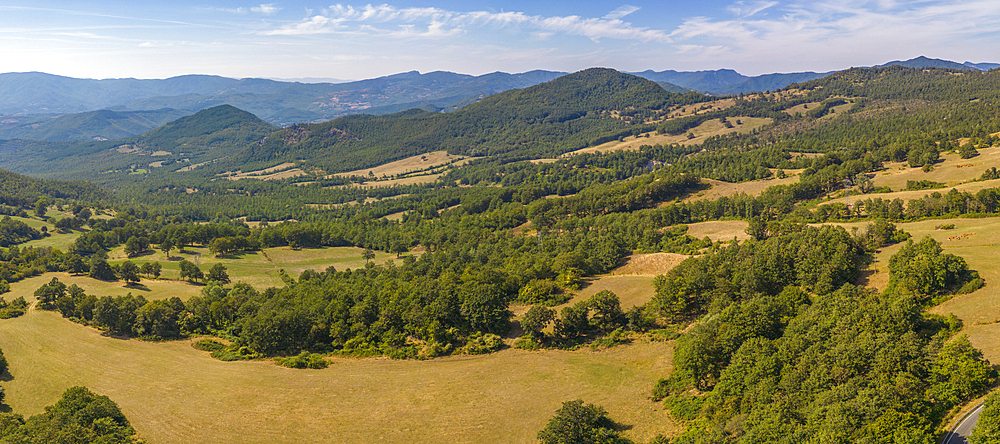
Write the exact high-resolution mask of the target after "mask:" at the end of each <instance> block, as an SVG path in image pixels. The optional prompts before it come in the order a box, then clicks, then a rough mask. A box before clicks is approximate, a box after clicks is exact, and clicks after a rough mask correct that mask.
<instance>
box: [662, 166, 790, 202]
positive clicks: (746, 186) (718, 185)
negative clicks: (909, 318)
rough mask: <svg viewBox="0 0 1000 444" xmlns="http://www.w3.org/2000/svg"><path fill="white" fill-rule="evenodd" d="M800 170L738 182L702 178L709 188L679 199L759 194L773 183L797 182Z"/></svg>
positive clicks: (697, 199) (713, 198) (686, 200)
mask: <svg viewBox="0 0 1000 444" xmlns="http://www.w3.org/2000/svg"><path fill="white" fill-rule="evenodd" d="M802 171H804V170H787V171H785V174H787V177H785V178H784V179H776V178H770V179H763V180H754V181H750V182H738V183H730V182H723V181H721V180H714V179H702V180H701V181H702V183H705V184H708V185H709V188H708V189H707V190H704V191H701V192H698V193H695V194H692V195H690V196H687V197H685V198H684V199H681V201H682V202H695V201H699V200H717V199H719V198H720V197H729V196H735V195H737V194H746V195H749V196H760V195H761V193H763V192H764V190H766V189H768V188H770V187H773V186H775V185H790V184H793V183H796V182H798V181H799V174H801V173H802Z"/></svg>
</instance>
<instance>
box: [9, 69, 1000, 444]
mask: <svg viewBox="0 0 1000 444" xmlns="http://www.w3.org/2000/svg"><path fill="white" fill-rule="evenodd" d="M958 73H961V75H956V74H958ZM526 74H527V73H526ZM550 74H552V75H551V78H549V77H550ZM654 74H655V73H654ZM661 74H662V75H663V76H666V75H667V74H670V75H674V76H676V75H677V73H661ZM649 75H651V74H647V76H649ZM422 76H427V75H419V74H412V75H407V76H403V77H405V78H406V79H409V80H407V82H410V83H407V84H408V85H409V86H408V87H412V88H417V86H416V85H417V83H416V82H417V80H419V79H421V78H423V77H422ZM437 76H438V77H440V78H441V79H447V78H450V76H448V75H446V74H437ZM998 76H1000V71H980V70H978V69H975V70H973V69H969V70H966V71H956V70H954V69H951V68H920V69H915V68H908V67H905V66H895V65H894V66H886V67H877V68H853V69H849V70H844V71H838V72H834V73H829V74H828V75H825V74H824V75H819V74H817V75H815V76H812V75H806V74H805V73H803V75H802V76H786V78H789V79H791V78H795V79H798V80H799V83H795V84H785V85H780V86H779V87H777V88H778V89H780V91H775V92H770V91H769V92H767V93H757V94H743V95H738V96H729V97H716V96H710V95H705V94H701V93H698V92H694V91H689V90H685V89H683V88H682V89H680V90H678V91H677V92H671V91H668V89H670V90H672V89H673V88H668V89H664V88H663V87H662V85H660V84H657V83H656V82H654V81H650V80H648V79H646V78H643V77H639V76H634V75H630V74H626V73H622V72H618V71H615V70H611V69H601V68H594V69H588V70H584V71H580V72H577V73H573V74H568V75H562V76H556V75H554V73H535V74H532V75H531V76H527V77H522V78H521V80H518V81H519V82H520V81H523V82H528V83H531V82H535V83H532V84H531V85H527V86H523V87H519V88H513V87H512V89H506V90H503V91H496V92H495V93H491V95H484V96H483V97H481V98H479V99H477V100H474V101H468V103H466V102H462V106H457V105H456V106H455V107H454V109H449V110H448V112H439V111H440V110H439V109H432V110H428V109H421V108H417V107H414V108H413V109H401V110H398V111H399V112H393V113H388V112H387V113H379V114H376V113H372V114H358V115H339V116H330V119H332V120H330V119H326V118H323V119H317V120H316V121H307V120H303V121H297V122H294V123H289V124H284V122H279V121H278V120H275V118H274V117H273V116H271V117H268V118H264V116H260V115H255V114H256V112H248V110H245V109H241V108H239V107H238V106H233V105H218V106H213V107H207V108H205V109H201V110H198V111H197V112H192V113H190V114H187V115H184V116H180V117H178V118H176V119H174V120H171V121H169V122H166V123H164V124H163V125H162V126H158V127H156V128H155V129H151V130H149V131H146V132H142V133H138V134H134V135H128V136H123V137H121V138H117V139H109V140H82V141H81V140H77V141H73V140H61V141H54V140H41V139H39V140H27V139H20V140H8V141H3V142H0V168H4V169H5V170H10V171H13V172H7V171H3V172H2V173H3V181H2V182H0V213H2V214H4V215H7V216H9V218H4V219H3V221H2V222H0V242H2V244H0V245H2V246H0V280H2V281H3V285H0V288H3V289H6V288H5V287H6V286H9V289H6V290H7V291H4V292H3V294H2V297H3V298H4V299H3V302H2V303H0V314H2V315H3V316H0V318H3V319H0V350H2V352H3V355H4V357H5V358H6V360H7V362H8V364H9V375H8V376H9V378H7V379H6V380H4V381H2V382H0V386H2V387H3V389H4V393H5V398H4V403H5V404H6V405H7V406H9V407H10V408H11V410H12V412H14V414H18V415H22V416H23V417H24V418H27V417H29V416H31V415H35V414H39V413H42V412H44V411H45V407H46V406H50V405H52V404H53V403H54V402H56V401H57V400H58V399H59V396H60V394H62V393H64V392H65V391H66V390H67V389H68V388H70V387H73V386H76V385H83V386H86V387H88V388H90V389H91V390H94V391H95V392H97V393H100V394H103V395H107V396H109V397H110V398H111V399H112V400H113V401H114V402H115V403H117V405H118V406H120V408H121V411H122V412H123V413H124V415H125V416H126V417H127V418H128V421H129V423H130V424H131V427H133V428H134V431H135V432H136V433H137V435H138V436H140V437H142V438H143V439H144V440H146V441H147V442H150V443H174V442H177V443H180V442H223V443H224V442H304V441H308V442H373V441H380V442H436V441H441V440H447V441H454V442H486V441H496V442H531V441H532V440H533V439H536V438H537V437H538V436H539V431H540V430H543V429H545V428H546V427H548V426H549V425H551V424H553V421H555V419H554V418H558V414H557V415H556V416H553V413H554V412H556V411H557V410H558V409H560V406H561V405H562V406H564V407H563V408H565V404H564V403H566V402H567V401H572V400H575V399H580V400H583V401H585V402H586V403H593V404H595V405H597V406H600V407H601V408H603V409H604V411H605V414H606V415H607V418H610V421H611V422H612V423H613V427H610V428H604V429H602V430H604V431H603V432H602V433H606V434H607V436H609V437H614V438H615V439H619V440H620V441H614V442H622V443H625V442H632V443H652V444H665V443H671V444H699V443H720V442H726V443H728V442H733V443H737V442H805V441H808V440H809V439H812V438H811V437H820V436H822V437H824V438H823V439H824V440H825V441H824V442H832V443H849V442H883V441H879V440H877V439H876V438H877V437H879V436H881V435H880V433H882V432H884V431H885V430H893V431H894V433H897V432H898V433H899V436H901V437H904V438H906V439H911V438H912V439H911V440H910V441H898V440H897V441H893V442H899V443H902V442H919V443H926V442H931V441H933V440H934V439H937V438H938V437H940V436H942V434H943V433H944V429H945V428H946V427H947V426H948V424H949V423H951V422H953V421H954V420H955V418H956V417H957V415H958V413H959V412H962V411H965V410H968V409H969V408H970V407H971V406H972V405H974V404H976V403H978V402H979V400H981V399H983V397H984V396H986V395H987V394H988V393H990V392H991V390H992V388H993V387H994V386H995V383H996V382H997V381H998V376H1000V375H998V373H997V370H996V367H995V364H994V363H1000V347H998V346H997V344H998V341H997V339H998V337H1000V336H998V335H1000V330H998V328H997V325H998V320H1000V308H998V305H997V304H996V302H997V297H1000V296H998V295H1000V293H998V291H997V288H1000V287H998V282H1000V274H998V273H1000V272H998V271H997V269H996V268H997V267H995V258H994V257H993V256H995V255H994V253H993V251H994V250H995V247H996V245H997V244H998V242H1000V239H998V236H1000V234H997V233H998V230H997V229H998V227H1000V173H997V170H996V168H1000V138H998V135H1000V126H998V125H1000V124H998V123H997V121H996V119H995V116H996V115H997V104H998V103H1000V89H998V88H997V87H996V85H997V84H1000V79H998V78H997V77H998ZM470 77H471V76H470ZM664 78H665V77H664ZM474 79H478V78H469V79H463V80H461V82H458V81H456V82H458V83H449V85H452V86H439V88H438V89H436V90H435V91H438V92H439V93H440V94H441V95H444V94H451V93H450V92H448V91H449V89H448V88H459V86H456V85H459V84H462V85H466V86H461V88H467V87H468V86H467V85H468V82H473V81H474ZM191 80H195V79H191ZM376 80H378V82H382V83H386V82H388V80H387V79H376ZM396 80H402V78H400V79H396ZM219 81H220V82H228V81H225V80H219ZM441 81H442V82H443V81H444V80H441ZM511 81H512V82H513V80H511ZM661 81H663V80H661ZM748 81H750V80H748V79H742V80H740V79H739V78H737V77H733V82H734V83H732V85H736V84H740V83H741V82H748ZM759 81H760V82H764V81H765V80H760V79H759ZM767 81H768V82H769V81H770V80H767ZM378 82H376V83H378ZM462 82H466V83H462ZM244 83H252V82H250V81H249V80H247V81H244ZM511 85H513V83H512V84H511ZM518 85H520V84H519V83H518ZM481 86H482V85H481ZM258 87H260V88H271V87H274V85H271V84H269V83H266V82H265V83H261V84H260V85H258ZM323 88H330V87H329V86H324V87H323ZM343 88H347V87H346V86H345V87H343ZM400 88H402V87H400ZM421 88H423V87H421ZM468 88H471V87H468ZM733 88H735V87H733ZM320 89H322V88H320ZM462 91H471V89H462ZM476 91H479V90H478V89H477V90H476ZM206 94H207V93H206ZM338 94H340V95H338V96H336V97H339V99H338V100H340V101H341V102H343V103H353V104H354V105H352V106H355V105H357V106H361V105H358V104H359V103H361V102H360V101H359V100H360V99H358V100H355V99H354V98H351V97H352V96H351V93H349V91H348V90H347V89H344V90H343V91H342V93H338ZM455 94H457V93H455ZM400 95H402V96H405V94H402V93H400ZM449 97H451V96H449ZM135 100H150V101H152V102H157V101H161V100H163V99H159V98H147V99H140V98H136V99H135ZM247 100H249V99H247ZM406 100H408V99H406ZM455 100H456V101H455V102H450V103H458V101H459V100H458V99H455ZM463 100H464V99H463ZM366 103H368V105H370V108H377V107H378V106H395V105H393V104H383V105H378V104H377V103H376V102H366ZM915 103H919V106H915V105H914V104H915ZM368 105H365V106H368ZM260 106H264V105H260ZM364 109H369V108H364ZM946 117H947V118H946ZM276 123H282V125H281V126H276V125H275V124H276ZM83 132H85V131H83ZM150 162H156V163H158V164H159V165H155V166H154V165H151V163H150ZM18 173H20V174H27V175H26V176H22V175H20V174H18ZM37 177H42V179H40V178H37ZM19 298H23V301H24V302H25V304H26V305H27V306H26V307H22V306H21V305H17V304H20V302H19V301H20V300H21V299H19ZM19 307H21V308H19ZM11 418H14V417H13V416H11ZM900 418H903V419H900ZM12 421H15V422H17V420H16V419H12ZM21 421H22V422H23V423H24V424H28V423H30V420H29V421H27V422H25V420H23V419H22V420H21ZM844 424H850V426H849V427H848V426H845V425H844ZM24 427H28V425H24ZM0 438H2V436H0ZM609 439H610V438H609ZM900 439H903V438H900ZM789 440H791V441H789Z"/></svg>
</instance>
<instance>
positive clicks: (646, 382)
mask: <svg viewBox="0 0 1000 444" xmlns="http://www.w3.org/2000/svg"><path fill="white" fill-rule="evenodd" d="M13 287H15V288H14V291H15V292H18V293H23V292H26V291H28V289H27V288H25V287H24V286H23V285H21V283H15V284H14V285H13ZM0 347H2V348H3V351H4V354H5V355H6V357H7V360H8V361H9V362H10V374H11V376H12V377H13V379H12V380H10V381H7V382H5V383H4V388H5V389H6V393H7V398H6V402H7V403H8V404H9V405H10V406H11V408H12V409H13V411H14V412H17V413H20V414H23V415H31V414H35V413H39V412H41V411H42V408H43V407H44V406H45V405H50V404H52V403H53V402H54V401H56V400H57V399H58V398H59V396H60V395H61V394H62V392H63V391H64V390H66V389H67V388H69V387H72V386H75V385H85V386H87V387H89V388H90V389H91V390H93V391H95V392H97V393H101V394H105V395H108V396H110V397H111V399H113V400H115V402H117V403H118V404H119V405H120V406H121V408H122V411H123V412H124V413H125V414H126V415H127V416H128V418H129V420H130V421H131V422H132V425H133V426H134V427H135V428H136V430H137V431H138V433H139V434H140V436H142V437H143V438H145V439H146V440H147V442H149V443H151V444H168V443H190V442H212V443H299V442H331V443H332V442H337V443H370V442H387V443H434V444H437V443H440V442H495V443H523V442H532V441H534V439H535V435H536V434H537V433H538V431H539V430H541V429H542V427H544V425H545V423H546V422H547V421H548V419H549V418H550V417H551V416H552V415H553V413H554V412H555V411H556V410H557V409H558V408H559V407H560V405H561V403H562V402H564V401H568V400H573V399H584V400H586V401H587V402H592V403H595V404H598V405H601V406H603V407H604V408H605V409H607V411H608V414H609V416H610V417H611V418H614V419H615V420H616V421H617V422H619V423H621V424H624V425H626V426H627V427H629V429H628V430H627V431H625V435H626V436H628V437H630V438H633V439H635V440H637V441H640V442H645V441H648V440H650V439H651V438H652V437H654V436H655V435H657V434H659V433H663V434H665V435H667V436H675V435H676V434H678V433H679V432H680V430H681V427H682V426H681V425H680V424H678V423H677V422H676V421H675V420H673V419H671V417H670V413H669V412H667V411H666V410H664V409H663V408H662V406H661V405H659V404H656V403H653V402H651V401H650V400H649V391H650V389H651V387H652V385H653V383H654V382H655V381H656V380H657V379H658V378H660V377H664V376H665V375H667V374H668V373H669V371H670V369H671V365H672V350H673V343H672V342H637V343H633V344H631V345H626V346H618V347H614V348H611V349H606V350H601V351H592V350H590V349H588V348H584V349H581V350H577V351H557V350H546V351H535V352H528V351H522V350H514V349H508V350H503V351H500V352H498V353H494V354H490V355H483V356H455V357H446V358H439V359H434V360H429V361H415V360H390V359H346V358H344V359H341V358H337V359H333V361H332V364H331V366H330V367H329V368H327V369H323V370H293V369H288V368H284V367H279V366H277V365H274V364H273V363H271V362H268V361H253V362H245V361H244V362H222V361H218V360H215V359H212V358H211V357H209V356H208V353H206V352H201V351H198V350H195V349H194V348H192V347H191V340H180V341H169V342H158V343H153V342H144V341H139V340H134V339H130V340H121V339H114V338H110V337H106V336H102V335H101V334H100V333H99V332H97V331H96V330H94V329H92V328H90V327H85V326H82V325H78V324H75V323H72V322H70V321H68V320H66V319H63V318H61V317H60V316H59V314H57V313H54V312H43V311H40V310H33V311H29V312H28V313H27V314H25V315H24V316H22V317H20V318H16V319H9V320H0Z"/></svg>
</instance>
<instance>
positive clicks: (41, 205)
mask: <svg viewBox="0 0 1000 444" xmlns="http://www.w3.org/2000/svg"><path fill="white" fill-rule="evenodd" d="M48 206H49V203H48V202H46V201H45V199H38V201H37V202H35V216H38V217H45V211H46V210H47V209H48Z"/></svg>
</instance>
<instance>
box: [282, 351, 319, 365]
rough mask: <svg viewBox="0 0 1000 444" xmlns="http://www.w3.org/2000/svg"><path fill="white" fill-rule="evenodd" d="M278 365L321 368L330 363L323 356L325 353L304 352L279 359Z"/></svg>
mask: <svg viewBox="0 0 1000 444" xmlns="http://www.w3.org/2000/svg"><path fill="white" fill-rule="evenodd" d="M277 363H278V365H280V366H282V367H288V368H312V369H321V368H326V367H327V366H328V365H330V363H329V362H326V359H324V358H323V355H320V354H317V353H309V352H302V353H300V354H299V355H298V356H290V357H287V358H279V359H277Z"/></svg>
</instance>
